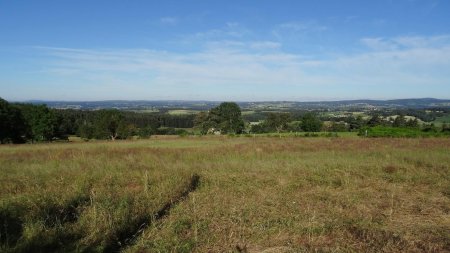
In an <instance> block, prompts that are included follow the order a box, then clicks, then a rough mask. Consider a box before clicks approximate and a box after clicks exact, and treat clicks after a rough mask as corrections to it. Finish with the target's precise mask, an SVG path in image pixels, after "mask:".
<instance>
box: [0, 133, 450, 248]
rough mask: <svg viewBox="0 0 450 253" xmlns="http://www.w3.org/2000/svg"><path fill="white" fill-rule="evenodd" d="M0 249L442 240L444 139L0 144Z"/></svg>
mask: <svg viewBox="0 0 450 253" xmlns="http://www.w3.org/2000/svg"><path fill="white" fill-rule="evenodd" d="M0 185H1V188H0V200H1V202H0V222H1V224H0V225H1V227H0V243H1V246H0V251H1V252H73V251H75V252H317V251H319V252H354V251H356V252H448V251H450V139H448V138H445V139H440V138H424V139H383V138H380V139H364V138H340V137H339V138H298V137H297V138H295V137H283V138H276V137H255V138H252V137H239V138H237V137H234V138H233V137H185V138H170V139H169V138H167V139H164V138H162V139H150V140H142V141H117V142H93V143H69V144H38V145H18V146H6V145H5V146H0Z"/></svg>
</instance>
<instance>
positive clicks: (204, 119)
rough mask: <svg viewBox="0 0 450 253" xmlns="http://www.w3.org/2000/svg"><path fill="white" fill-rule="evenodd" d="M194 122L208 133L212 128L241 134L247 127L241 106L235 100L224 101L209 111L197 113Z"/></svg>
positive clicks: (202, 130)
mask: <svg viewBox="0 0 450 253" xmlns="http://www.w3.org/2000/svg"><path fill="white" fill-rule="evenodd" d="M194 122H195V127H196V128H198V129H200V130H201V132H202V134H205V133H207V132H208V130H209V129H210V128H216V129H217V130H220V131H221V132H222V133H234V134H240V133H242V132H243V131H244V129H245V125H244V121H243V120H242V114H241V108H240V107H239V106H238V105H237V104H236V103H233V102H223V103H221V104H220V105H219V106H217V107H214V108H212V109H211V110H210V111H209V112H208V113H199V114H197V116H196V118H195V119H194Z"/></svg>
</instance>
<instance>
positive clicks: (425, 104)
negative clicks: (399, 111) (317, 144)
mask: <svg viewBox="0 0 450 253" xmlns="http://www.w3.org/2000/svg"><path fill="white" fill-rule="evenodd" d="M24 102H26V103H33V104H46V105H48V106H49V107H52V108H59V109H83V110H98V109H106V108H116V109H120V110H147V109H191V110H207V109H210V108H212V107H214V106H217V105H218V104H220V101H183V100H155V101H147V100H106V101H44V100H30V101H24ZM238 104H239V105H240V106H241V107H242V108H243V109H283V108H285V109H296V108H298V109H333V108H334V109H338V108H436V107H442V108H449V107H450V100H449V99H435V98H413V99H392V100H370V99H361V100H342V101H317V102H297V101H262V102H238Z"/></svg>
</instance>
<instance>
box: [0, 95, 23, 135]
mask: <svg viewBox="0 0 450 253" xmlns="http://www.w3.org/2000/svg"><path fill="white" fill-rule="evenodd" d="M25 130H26V127H25V122H24V119H23V117H22V113H21V111H20V110H19V109H18V108H17V107H16V106H14V105H11V104H10V103H8V102H7V101H6V100H4V99H2V98H0V143H6V142H12V143H21V142H23V138H22V136H23V135H24V134H25Z"/></svg>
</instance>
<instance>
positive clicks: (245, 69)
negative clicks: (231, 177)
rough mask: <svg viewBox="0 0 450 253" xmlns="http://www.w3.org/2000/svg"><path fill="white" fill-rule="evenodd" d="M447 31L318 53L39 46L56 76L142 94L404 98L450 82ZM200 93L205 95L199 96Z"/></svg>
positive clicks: (259, 44)
mask: <svg viewBox="0 0 450 253" xmlns="http://www.w3.org/2000/svg"><path fill="white" fill-rule="evenodd" d="M448 38H449V36H447V35H444V36H437V37H418V36H416V37H396V38H364V39H362V40H361V41H362V42H363V43H365V45H367V46H369V47H370V48H371V51H368V52H362V53H358V54H342V55H340V56H334V57H330V56H329V57H327V58H324V57H322V58H319V57H318V58H316V59H311V58H305V57H303V56H301V55H297V54H291V53H286V52H283V51H282V50H281V46H282V45H281V44H279V43H276V42H272V41H249V42H244V41H215V42H209V44H208V46H207V47H205V48H204V49H203V50H200V51H198V52H193V53H175V52H166V51H159V50H147V49H130V50H80V49H67V48H39V50H41V51H44V52H45V54H47V55H48V57H49V59H50V60H48V61H47V62H46V63H43V64H44V65H43V66H44V67H45V68H46V70H47V71H48V74H49V75H59V76H64V77H65V78H72V79H76V78H81V77H82V78H83V80H85V81H86V82H88V83H89V82H90V83H92V85H100V84H107V83H114V85H115V87H120V86H123V87H128V92H134V93H133V94H134V95H135V96H134V97H135V98H136V96H137V98H146V94H164V93H171V92H175V91H177V92H178V93H179V94H178V96H179V98H182V99H186V97H182V94H188V93H186V92H187V91H194V92H193V93H192V94H191V95H189V96H191V97H188V98H187V99H208V98H210V97H209V96H216V97H215V98H218V99H224V98H226V96H227V95H226V94H223V95H221V94H222V93H221V92H225V91H224V90H225V89H227V87H233V88H234V89H236V91H235V93H233V94H235V97H238V96H241V98H242V99H252V100H257V99H258V98H260V97H264V96H270V95H271V94H273V96H280V97H272V99H282V97H281V96H283V94H284V96H285V97H286V96H287V97H289V98H291V99H295V96H297V98H298V97H305V96H318V95H319V94H320V95H321V96H322V97H324V96H327V95H328V96H331V95H334V96H335V97H336V96H339V95H340V94H339V92H341V93H342V94H348V93H349V92H350V93H351V92H352V91H351V89H355V90H354V92H355V94H365V93H364V92H365V90H367V92H368V93H370V92H373V91H374V90H376V91H378V92H379V93H380V92H381V93H382V92H385V93H387V94H389V95H394V96H395V95H396V93H395V92H390V91H387V90H388V89H393V90H394V89H397V92H400V93H401V92H404V93H401V94H400V93H399V94H397V95H396V96H397V97H399V96H400V97H405V96H406V97H407V96H408V94H409V93H408V92H413V91H414V90H417V89H418V88H419V87H422V89H423V87H431V86H435V87H448V86H449V81H448V80H450V73H449V72H448V69H450V42H449V41H447V40H448ZM130 87H131V88H130ZM340 87H342V89H340ZM239 89H241V90H242V92H244V93H239ZM430 90H436V89H430ZM195 91H197V92H195ZM248 91H252V92H250V93H249V92H248ZM326 92H329V93H330V94H327V93H326ZM416 92H417V91H416ZM238 93H239V95H238ZM201 94H203V95H202V96H203V97H197V96H200V95H201ZM208 94H209V95H208ZM213 94H214V95H213ZM277 94H278V95H277ZM296 94H297V95H296ZM402 94H403V95H405V96H401V95H402ZM228 95H229V94H228ZM423 95H429V94H423ZM141 96H142V97H141ZM205 96H206V97H205ZM221 96H222V97H221ZM341 96H342V95H341ZM362 96H363V95H359V97H362ZM409 96H411V95H409ZM147 98H148V97H147Z"/></svg>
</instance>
